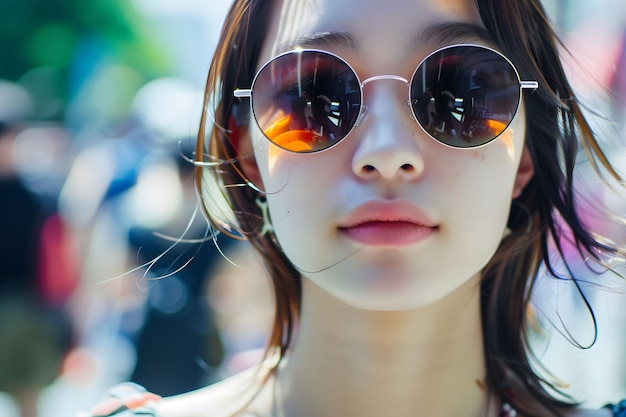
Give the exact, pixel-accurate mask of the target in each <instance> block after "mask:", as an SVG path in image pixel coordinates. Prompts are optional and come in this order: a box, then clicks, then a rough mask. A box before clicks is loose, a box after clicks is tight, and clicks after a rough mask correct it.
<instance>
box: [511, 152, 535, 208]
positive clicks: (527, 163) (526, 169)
mask: <svg viewBox="0 0 626 417" xmlns="http://www.w3.org/2000/svg"><path fill="white" fill-rule="evenodd" d="M533 175H535V165H534V164H533V159H532V158H531V156H530V151H529V150H528V147H527V146H524V150H523V151H522V158H521V160H520V164H519V168H518V169H517V176H516V177H515V183H514V184H513V198H514V199H515V198H517V197H519V196H520V195H521V194H522V191H524V188H526V185H528V182H529V181H530V180H531V179H532V177H533Z"/></svg>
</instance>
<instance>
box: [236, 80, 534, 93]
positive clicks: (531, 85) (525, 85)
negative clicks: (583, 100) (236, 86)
mask: <svg viewBox="0 0 626 417" xmlns="http://www.w3.org/2000/svg"><path fill="white" fill-rule="evenodd" d="M519 86H520V87H521V88H522V89H524V88H528V89H531V90H536V89H538V88H539V83H538V82H537V81H520V83H519ZM235 93H237V91H235Z"/></svg>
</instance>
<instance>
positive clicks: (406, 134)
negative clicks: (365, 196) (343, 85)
mask: <svg viewBox="0 0 626 417" xmlns="http://www.w3.org/2000/svg"><path fill="white" fill-rule="evenodd" d="M378 84H386V85H385V86H383V85H377V86H376V88H374V87H373V85H372V86H371V87H372V90H371V93H372V94H371V96H370V97H369V98H370V100H369V103H367V105H368V107H367V111H366V113H365V115H364V117H363V120H362V121H361V123H360V124H359V126H358V128H357V131H358V132H359V133H357V131H355V132H354V134H356V135H358V136H360V139H359V142H358V145H357V148H356V150H355V152H354V155H353V158H352V170H353V172H354V173H355V174H356V175H357V176H359V177H361V178H363V179H367V180H375V179H385V180H391V179H401V180H405V181H410V180H414V179H417V178H419V177H420V176H421V175H422V173H423V171H424V158H423V155H422V151H421V149H420V147H419V144H418V141H417V140H416V139H417V138H416V137H417V133H416V128H418V127H419V126H417V124H416V123H415V121H414V120H412V119H411V118H410V117H409V115H408V112H407V109H405V108H404V107H406V98H402V96H401V93H398V92H397V91H396V88H397V87H400V88H399V90H402V91H403V92H404V94H405V96H404V97H406V91H405V90H403V89H402V86H399V85H395V84H394V83H393V82H391V83H390V82H389V81H387V82H379V83H378ZM393 87H396V88H393ZM403 105H404V106H403Z"/></svg>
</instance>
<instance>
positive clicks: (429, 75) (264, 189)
mask: <svg viewBox="0 0 626 417" xmlns="http://www.w3.org/2000/svg"><path fill="white" fill-rule="evenodd" d="M264 63H267V64H264ZM416 68H417V69H416ZM257 74H258V75H257ZM407 87H408V88H407ZM204 116H205V119H208V118H210V117H214V125H213V127H212V130H211V131H210V132H208V133H209V134H208V141H205V133H207V132H205V131H204V128H202V129H201V131H200V134H199V141H198V147H197V156H196V158H197V161H196V164H197V166H198V171H197V180H198V187H199V191H200V193H201V195H202V199H203V203H204V206H205V209H206V214H207V216H208V218H209V219H210V221H211V223H212V224H213V225H214V226H215V227H216V228H217V229H219V230H221V231H223V232H226V233H228V234H234V235H239V236H242V237H244V238H245V239H247V240H248V241H249V242H250V243H251V244H252V245H253V246H254V248H255V249H256V250H257V251H258V253H259V255H260V256H261V257H262V259H263V260H264V262H265V265H266V268H267V270H268V272H269V274H270V275H271V277H272V279H273V283H274V287H275V296H276V297H275V298H276V299H275V301H276V313H277V314H276V319H275V322H274V327H273V332H272V334H271V336H270V339H269V346H268V350H267V352H268V353H267V360H266V361H265V362H264V363H263V364H262V365H261V366H260V367H259V368H255V369H252V370H251V371H250V372H249V373H246V374H243V375H238V376H235V377H232V378H230V379H228V380H226V381H224V382H221V383H219V384H216V385H214V386H211V387H208V388H206V389H203V390H200V391H196V392H193V393H189V394H184V395H181V396H178V397H173V398H168V399H161V400H159V399H156V398H155V397H154V396H152V395H150V394H146V393H141V391H140V390H139V391H138V390H137V389H135V387H133V386H130V385H125V386H122V387H117V388H116V390H117V391H116V392H117V393H114V395H113V397H115V398H118V400H117V401H113V400H112V403H110V404H114V405H110V406H109V409H108V410H105V409H101V413H100V414H101V415H106V413H107V412H111V411H113V409H114V408H115V407H118V408H119V410H125V409H128V408H133V406H131V405H130V403H129V405H128V406H123V405H122V403H123V399H124V398H131V399H132V401H131V403H132V404H136V405H137V406H138V407H139V408H136V413H139V412H140V411H141V412H149V413H153V414H155V415H158V416H161V417H179V416H180V417H187V416H234V415H239V416H243V415H250V416H263V417H265V416H281V417H282V416H287V417H291V416H297V417H308V416H316V417H319V416H331V417H332V416H359V417H364V416H365V417H368V416H398V417H400V416H402V417H409V416H411V417H413V416H429V417H433V416H435V417H444V416H460V415H463V416H481V417H482V416H488V417H492V416H514V415H516V414H520V415H525V416H526V415H528V416H552V415H561V416H598V417H600V416H606V417H609V416H610V415H611V412H613V414H614V415H616V416H617V415H620V416H623V415H626V412H625V411H624V410H625V408H626V407H625V406H624V404H622V406H621V407H619V406H615V407H614V408H613V409H609V408H604V409H602V410H582V409H578V408H576V406H575V405H574V404H572V403H571V402H570V401H569V400H568V399H567V398H566V397H563V396H560V395H558V394H556V393H554V391H553V390H552V389H551V388H557V387H554V386H552V387H549V386H548V385H546V383H544V382H545V381H542V380H541V378H540V377H539V376H538V375H537V374H536V373H535V372H534V370H533V369H534V368H533V367H531V364H530V362H529V357H530V354H529V353H528V352H527V350H526V349H527V343H526V338H525V333H526V330H527V317H526V314H525V312H526V311H527V308H526V307H527V305H528V299H529V297H530V293H531V289H532V283H533V277H534V276H535V275H536V272H537V269H538V267H539V265H540V263H541V262H542V261H547V262H548V261H549V259H548V246H549V242H550V241H551V240H552V239H554V240H555V242H557V248H558V244H559V243H558V242H560V239H563V238H565V237H569V238H570V239H574V241H575V243H576V247H577V248H578V250H579V251H580V253H581V254H582V255H583V256H585V257H591V258H592V259H596V260H597V262H598V263H601V262H602V259H600V255H599V254H600V253H602V254H603V256H605V257H606V256H609V257H610V258H612V259H620V257H623V255H624V248H623V247H618V246H617V245H616V244H611V243H609V242H606V241H604V240H601V239H600V238H599V237H596V236H595V235H593V234H592V231H591V230H588V229H587V228H586V227H585V226H584V225H583V224H582V223H581V221H580V219H579V217H578V215H577V213H576V210H575V208H576V207H575V203H576V202H575V195H574V191H573V166H574V162H575V158H576V156H577V154H578V147H577V146H578V145H577V141H580V143H581V145H582V147H583V148H584V149H585V150H586V152H587V155H588V157H589V158H590V159H591V160H592V161H593V162H594V164H595V165H597V167H598V170H602V171H604V172H608V173H609V174H610V175H612V176H614V177H616V178H618V179H619V175H618V173H617V172H615V171H614V170H613V168H612V167H611V165H610V164H609V162H608V161H607V159H606V157H605V155H604V154H603V153H602V151H601V150H600V148H599V145H598V142H597V141H596V139H595V137H594V136H593V134H592V132H591V130H590V128H589V126H588V124H587V123H586V122H585V119H584V118H583V116H582V115H581V111H580V107H579V104H578V102H577V101H576V99H575V97H574V94H573V92H572V91H571V88H570V86H569V84H568V82H567V80H566V78H565V76H564V73H563V69H562V67H561V64H560V61H559V58H558V52H557V47H556V40H555V35H554V33H553V31H552V29H551V28H550V27H549V25H548V23H547V19H546V16H545V14H544V11H543V9H542V8H541V6H540V4H539V3H538V2H537V1H535V0H522V1H509V0H507V1H501V0H498V1H494V0H477V1H476V2H474V1H473V0H413V1H408V0H385V1H382V0H333V1H330V0H310V1H302V0H274V1H269V0H265V1H260V0H257V1H254V0H236V1H235V2H234V5H233V6H232V8H231V10H230V12H229V14H228V17H227V19H226V23H225V26H224V29H223V32H222V37H221V40H220V43H219V46H218V48H217V51H216V54H215V57H214V60H213V63H212V66H211V69H210V73H209V78H208V87H207V92H206V103H205V112H204ZM205 122H206V120H205V121H203V126H204V125H205V124H206V123H205ZM557 219H559V220H558V221H557ZM548 265H550V264H548ZM570 279H571V277H570Z"/></svg>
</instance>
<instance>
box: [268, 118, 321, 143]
mask: <svg viewBox="0 0 626 417" xmlns="http://www.w3.org/2000/svg"><path fill="white" fill-rule="evenodd" d="M290 125H291V115H286V116H284V117H282V118H280V119H278V120H277V121H276V122H275V123H274V124H272V125H271V126H270V127H269V128H268V129H266V130H265V136H267V137H268V138H270V140H271V141H272V142H274V143H275V144H276V145H278V146H280V147H282V148H284V149H288V150H290V151H294V152H310V151H312V150H313V146H312V144H313V140H314V138H315V135H314V134H313V132H311V131H310V130H306V129H297V130H293V129H290V128H289V126H290Z"/></svg>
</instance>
